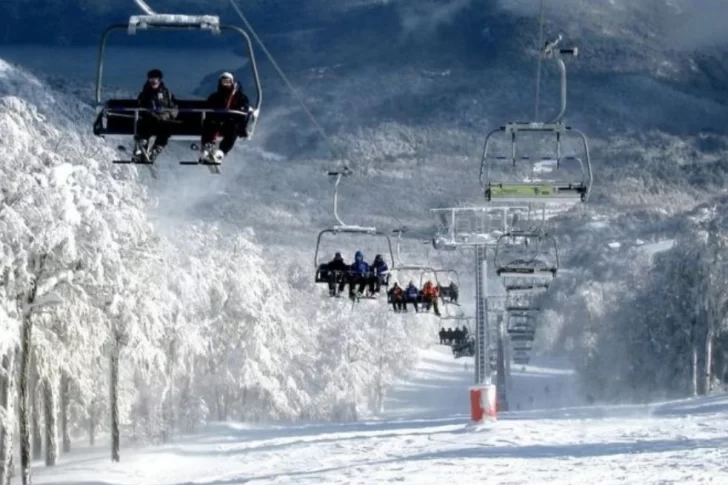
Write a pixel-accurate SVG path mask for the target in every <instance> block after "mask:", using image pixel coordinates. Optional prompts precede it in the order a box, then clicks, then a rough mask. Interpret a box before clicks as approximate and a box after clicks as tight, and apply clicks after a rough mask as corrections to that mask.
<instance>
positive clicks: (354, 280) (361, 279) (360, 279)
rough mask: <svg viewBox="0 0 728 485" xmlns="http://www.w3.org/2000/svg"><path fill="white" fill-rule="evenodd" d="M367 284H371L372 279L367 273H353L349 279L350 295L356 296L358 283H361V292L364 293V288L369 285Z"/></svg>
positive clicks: (351, 296)
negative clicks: (355, 288) (355, 289)
mask: <svg viewBox="0 0 728 485" xmlns="http://www.w3.org/2000/svg"><path fill="white" fill-rule="evenodd" d="M367 284H371V280H370V278H369V277H368V276H367V275H363V274H353V275H351V279H350V281H349V297H350V298H354V295H355V291H354V287H355V286H356V285H359V293H364V289H365V288H366V287H367Z"/></svg>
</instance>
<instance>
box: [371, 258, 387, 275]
mask: <svg viewBox="0 0 728 485" xmlns="http://www.w3.org/2000/svg"><path fill="white" fill-rule="evenodd" d="M372 270H373V271H374V274H375V275H376V276H382V275H385V274H387V273H388V272H389V267H388V266H387V263H385V262H384V260H383V259H381V258H380V259H375V260H374V263H372Z"/></svg>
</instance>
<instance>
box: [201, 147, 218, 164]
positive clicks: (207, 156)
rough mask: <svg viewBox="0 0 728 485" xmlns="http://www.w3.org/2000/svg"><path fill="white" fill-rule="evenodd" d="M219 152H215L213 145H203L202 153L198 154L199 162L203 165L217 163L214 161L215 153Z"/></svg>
mask: <svg viewBox="0 0 728 485" xmlns="http://www.w3.org/2000/svg"><path fill="white" fill-rule="evenodd" d="M219 151H220V150H215V144H214V143H205V145H204V146H203V147H202V153H201V154H200V160H199V162H200V163H201V164H204V165H210V164H215V163H218V162H216V161H215V153H216V152H219Z"/></svg>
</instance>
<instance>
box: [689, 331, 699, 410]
mask: <svg viewBox="0 0 728 485" xmlns="http://www.w3.org/2000/svg"><path fill="white" fill-rule="evenodd" d="M696 327H697V322H695V321H693V328H692V339H691V340H692V342H691V347H692V355H691V356H690V357H691V359H690V374H691V375H690V387H691V389H690V394H691V395H692V396H693V397H695V396H697V395H698V332H697V328H696Z"/></svg>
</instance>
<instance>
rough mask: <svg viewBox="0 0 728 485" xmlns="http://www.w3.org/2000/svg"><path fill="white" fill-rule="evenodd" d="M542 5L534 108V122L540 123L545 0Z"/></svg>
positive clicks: (542, 0)
mask: <svg viewBox="0 0 728 485" xmlns="http://www.w3.org/2000/svg"><path fill="white" fill-rule="evenodd" d="M540 3H541V5H540V7H539V10H540V13H539V33H538V46H537V50H538V61H536V62H537V67H536V100H535V107H534V118H533V121H534V122H538V110H539V102H540V98H541V65H542V63H543V62H542V60H543V56H542V55H541V50H542V49H543V46H544V41H543V24H544V0H541V2H540Z"/></svg>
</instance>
